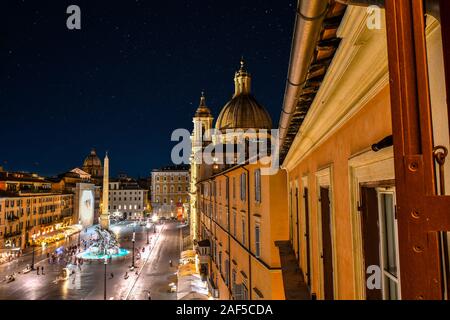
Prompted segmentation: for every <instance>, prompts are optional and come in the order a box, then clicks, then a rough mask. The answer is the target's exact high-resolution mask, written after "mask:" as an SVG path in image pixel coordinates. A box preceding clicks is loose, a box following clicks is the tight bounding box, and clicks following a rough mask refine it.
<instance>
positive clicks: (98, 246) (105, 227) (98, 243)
mask: <svg viewBox="0 0 450 320" xmlns="http://www.w3.org/2000/svg"><path fill="white" fill-rule="evenodd" d="M108 195H109V159H108V154H106V156H105V161H104V169H103V195H102V196H103V204H102V213H101V215H100V218H99V220H100V225H99V226H97V227H96V228H95V232H96V238H95V239H94V243H93V244H92V245H91V246H90V247H89V248H88V249H87V250H86V251H84V252H82V253H80V254H78V256H77V257H78V258H81V259H86V260H104V259H105V258H108V259H109V258H112V259H115V258H121V257H125V256H127V255H128V254H129V253H130V252H129V251H128V250H126V249H123V248H120V247H119V242H118V241H117V238H116V235H115V234H114V233H113V232H112V231H111V230H110V228H109V212H108V201H109V199H108Z"/></svg>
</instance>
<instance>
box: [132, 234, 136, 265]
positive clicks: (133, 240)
mask: <svg viewBox="0 0 450 320" xmlns="http://www.w3.org/2000/svg"><path fill="white" fill-rule="evenodd" d="M135 236H136V233H135V232H134V231H133V239H131V242H133V261H132V262H131V267H132V268H134V242H135V241H136V239H135Z"/></svg>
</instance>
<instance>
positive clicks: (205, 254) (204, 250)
mask: <svg viewBox="0 0 450 320" xmlns="http://www.w3.org/2000/svg"><path fill="white" fill-rule="evenodd" d="M195 251H197V253H198V258H199V260H200V264H207V263H209V257H210V252H211V242H210V241H209V240H208V239H206V240H201V241H199V242H197V244H196V245H195Z"/></svg>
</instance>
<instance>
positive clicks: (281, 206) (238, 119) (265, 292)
mask: <svg viewBox="0 0 450 320" xmlns="http://www.w3.org/2000/svg"><path fill="white" fill-rule="evenodd" d="M234 84H235V93H234V95H233V98H232V99H231V100H230V101H229V102H228V103H226V104H225V106H224V107H223V109H222V110H221V112H220V114H219V116H218V118H217V121H216V123H215V126H214V128H215V130H214V131H210V130H211V129H212V126H213V123H212V116H211V115H210V113H209V112H207V111H208V110H206V109H205V104H204V97H202V100H201V103H200V107H199V110H200V111H203V112H201V114H202V117H199V116H198V115H199V113H200V112H199V111H197V113H196V114H195V117H194V132H193V134H192V146H193V150H192V156H191V171H194V170H195V172H196V177H195V178H196V179H195V180H194V181H192V183H195V184H196V185H195V188H193V190H195V191H196V194H195V195H193V196H195V199H193V202H192V201H191V204H192V203H195V205H196V213H197V217H196V219H195V220H196V224H197V226H196V227H195V229H197V232H198V234H197V235H196V239H197V240H198V241H197V242H196V249H197V251H198V254H199V257H200V268H201V270H202V272H203V274H205V275H206V277H207V279H208V285H209V290H210V293H211V294H212V296H213V297H215V298H218V299H224V300H226V299H230V300H231V299H235V300H248V299H251V300H258V299H285V293H284V284H283V273H282V264H281V258H282V257H281V255H280V254H279V251H278V249H277V244H278V241H284V240H287V239H288V228H287V225H288V224H287V222H288V219H287V217H288V215H287V203H286V201H285V198H284V197H283V195H285V194H286V192H287V191H286V175H285V173H284V172H282V171H278V173H275V174H272V175H265V174H262V172H263V170H262V169H264V166H263V165H262V164H263V163H266V164H267V163H268V161H267V159H259V158H258V160H261V161H251V160H254V159H250V157H249V155H248V154H247V153H246V151H245V150H244V152H243V153H241V152H239V151H238V150H239V146H243V145H245V143H246V141H248V139H252V140H253V141H254V142H257V143H260V142H264V141H265V142H267V139H268V138H270V134H267V130H270V129H271V128H272V121H271V118H270V115H269V114H268V112H267V111H266V109H265V108H264V107H263V106H262V105H261V104H259V102H257V100H256V99H255V97H254V96H253V95H252V92H251V75H250V74H249V73H248V72H247V71H246V69H245V65H244V62H243V61H241V68H240V69H239V70H238V71H237V72H236V74H235V78H234ZM203 115H204V116H203ZM247 130H250V131H251V133H249V132H245V133H244V131H247ZM209 145H211V146H213V147H214V148H217V150H219V149H220V148H221V146H223V147H226V146H231V148H230V150H232V151H230V152H228V151H227V152H225V153H221V152H219V151H215V153H214V159H215V160H214V161H215V162H214V163H212V164H208V163H207V162H206V161H205V155H204V154H203V152H204V151H206V150H208V149H210V146H209ZM224 149H227V148H224ZM227 150H228V149H227ZM241 156H242V157H243V159H244V160H245V161H244V163H237V162H234V160H236V159H238V158H241ZM226 159H228V160H229V159H232V160H233V161H231V163H228V162H227V161H224V160H226ZM191 223H192V219H191Z"/></svg>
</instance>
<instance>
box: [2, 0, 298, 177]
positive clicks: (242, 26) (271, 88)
mask: <svg viewBox="0 0 450 320" xmlns="http://www.w3.org/2000/svg"><path fill="white" fill-rule="evenodd" d="M0 2H1V3H0V12H1V17H0V123H1V127H0V128H1V131H0V132H1V147H0V165H3V166H4V167H5V169H7V170H11V171H13V170H23V171H32V172H37V173H39V174H42V175H55V174H58V173H62V172H65V171H68V170H70V169H72V168H74V167H80V166H81V165H82V162H83V159H84V158H85V157H86V155H88V154H89V152H90V150H91V148H92V147H95V148H96V149H97V153H98V154H99V156H100V158H102V159H103V157H104V153H105V151H106V150H108V151H109V155H110V163H111V164H110V165H111V173H112V175H116V174H118V173H120V172H126V173H128V174H129V175H131V176H136V177H137V176H147V175H148V174H149V173H150V171H151V170H152V169H154V168H158V167H161V166H164V165H168V164H171V161H170V152H171V149H172V147H173V145H174V143H173V142H171V141H170V137H171V133H172V131H173V130H174V129H176V128H186V129H189V130H190V131H191V130H192V116H193V114H194V113H195V110H196V108H197V106H198V103H199V97H200V93H201V91H202V90H204V91H205V93H206V96H207V104H208V106H209V107H210V108H211V110H212V112H213V115H214V117H215V118H217V116H218V114H219V112H220V110H221V108H222V107H223V106H224V104H225V103H226V102H227V101H228V100H229V99H230V98H231V95H232V94H233V91H234V85H233V77H234V72H235V71H236V70H237V69H238V67H239V60H240V58H241V56H244V58H245V60H246V65H247V69H248V71H249V72H250V73H251V74H252V76H253V93H254V94H255V96H256V98H257V99H258V101H259V102H260V103H262V104H263V105H265V106H266V108H267V109H268V110H269V112H270V114H271V116H272V120H273V123H274V125H275V126H276V125H278V120H279V115H280V112H281V105H282V101H283V94H284V88H285V83H286V75H287V70H288V63H289V54H290V48H291V41H292V32H293V28H294V20H295V8H296V3H297V1H295V0H276V1H267V0H251V1H250V0H248V1H242V0H241V1H238V0H236V1H234V0H227V1H217V0H215V1H213V0H210V1H204V0H195V1H181V0H174V1H155V0H152V1H150V0H147V1H144V0H126V1H125V0H121V1H117V0H114V1H111V0H109V1H103V0H86V1H78V0H71V1H63V0H52V1H50V0H48V1H43V0H1V1H0ZM71 4H76V5H78V6H80V8H81V30H75V31H71V30H68V29H67V27H66V19H67V17H68V16H69V15H68V14H66V9H67V7H68V6H69V5H71Z"/></svg>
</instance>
